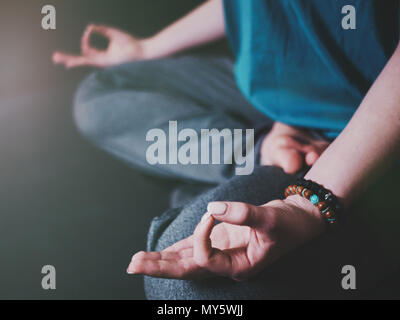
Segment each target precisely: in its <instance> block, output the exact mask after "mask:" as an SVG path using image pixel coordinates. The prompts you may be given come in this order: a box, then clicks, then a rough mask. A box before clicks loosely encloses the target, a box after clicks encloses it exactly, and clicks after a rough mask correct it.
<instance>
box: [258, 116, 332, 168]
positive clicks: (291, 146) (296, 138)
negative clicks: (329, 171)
mask: <svg viewBox="0 0 400 320" xmlns="http://www.w3.org/2000/svg"><path fill="white" fill-rule="evenodd" d="M328 146H329V142H328V141H324V140H318V139H316V138H314V137H312V136H311V135H310V134H309V133H308V132H307V131H305V130H301V129H298V128H294V127H291V126H288V125H286V124H283V123H280V122H276V123H275V124H274V126H273V128H272V129H271V131H270V132H269V133H268V135H267V136H266V137H265V138H264V140H263V142H262V144H261V150H260V156H261V158H260V163H261V165H264V166H278V167H281V168H282V169H283V170H284V171H285V172H286V173H288V174H292V173H295V172H297V171H299V170H300V169H301V168H302V167H303V165H304V164H306V165H308V166H312V165H313V164H314V163H315V162H316V161H317V160H318V158H319V156H320V155H321V154H322V152H324V150H325V149H326V148H327V147H328Z"/></svg>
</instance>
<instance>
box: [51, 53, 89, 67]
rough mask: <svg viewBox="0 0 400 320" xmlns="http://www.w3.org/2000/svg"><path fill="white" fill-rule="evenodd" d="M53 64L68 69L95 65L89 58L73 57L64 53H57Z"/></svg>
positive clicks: (54, 55)
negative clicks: (61, 65)
mask: <svg viewBox="0 0 400 320" xmlns="http://www.w3.org/2000/svg"><path fill="white" fill-rule="evenodd" d="M53 63H54V64H63V65H64V66H65V67H66V68H75V67H80V66H89V65H93V63H92V62H91V61H90V60H89V59H88V58H87V57H84V56H77V55H71V54H67V53H62V52H55V53H54V54H53Z"/></svg>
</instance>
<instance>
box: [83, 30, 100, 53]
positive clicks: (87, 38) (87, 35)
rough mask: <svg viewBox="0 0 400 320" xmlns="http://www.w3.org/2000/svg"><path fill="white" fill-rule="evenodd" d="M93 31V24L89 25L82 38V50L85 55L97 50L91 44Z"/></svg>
mask: <svg viewBox="0 0 400 320" xmlns="http://www.w3.org/2000/svg"><path fill="white" fill-rule="evenodd" d="M92 32H93V26H92V25H89V26H88V27H87V28H86V29H85V31H84V32H83V35H82V39H81V51H82V54H83V55H84V56H87V55H90V54H93V53H94V52H97V51H98V50H96V49H95V48H92V47H91V45H90V37H91V35H92Z"/></svg>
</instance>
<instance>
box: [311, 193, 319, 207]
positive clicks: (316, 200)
mask: <svg viewBox="0 0 400 320" xmlns="http://www.w3.org/2000/svg"><path fill="white" fill-rule="evenodd" d="M310 201H311V203H312V204H313V205H317V204H318V202H319V198H318V196H317V195H316V194H313V195H312V196H311V197H310Z"/></svg>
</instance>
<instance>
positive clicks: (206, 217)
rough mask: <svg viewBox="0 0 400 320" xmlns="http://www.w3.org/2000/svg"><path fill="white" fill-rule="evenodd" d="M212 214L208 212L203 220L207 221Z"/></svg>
mask: <svg viewBox="0 0 400 320" xmlns="http://www.w3.org/2000/svg"><path fill="white" fill-rule="evenodd" d="M210 216H211V214H210V213H209V212H206V213H205V214H204V215H203V217H202V218H201V222H204V221H206V220H207V219H208V218H209V217H210Z"/></svg>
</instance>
